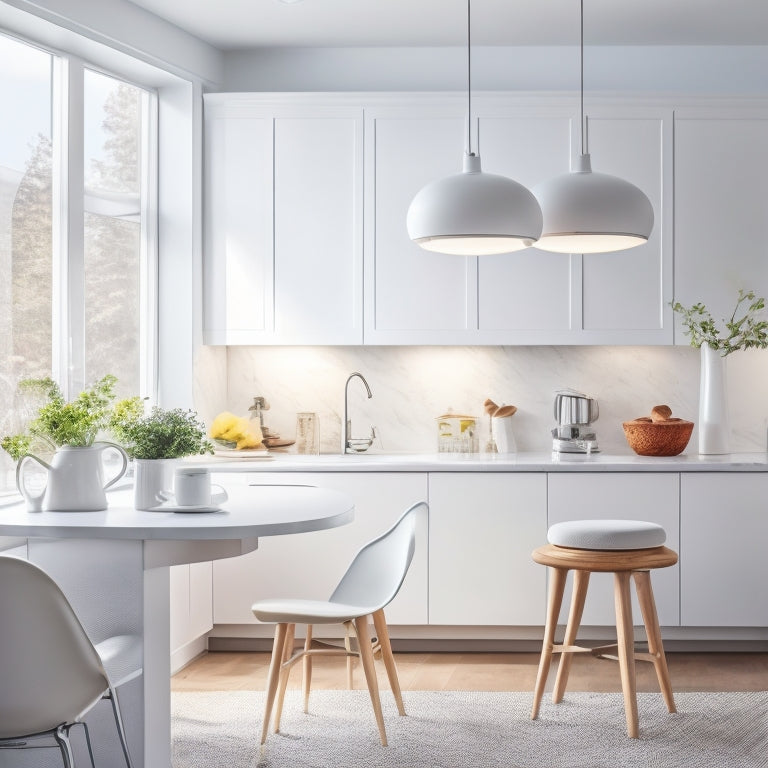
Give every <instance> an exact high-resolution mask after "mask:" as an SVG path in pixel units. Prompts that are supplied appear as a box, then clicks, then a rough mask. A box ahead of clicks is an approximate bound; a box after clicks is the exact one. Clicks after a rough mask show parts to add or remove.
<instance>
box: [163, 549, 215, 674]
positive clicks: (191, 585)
mask: <svg viewBox="0 0 768 768" xmlns="http://www.w3.org/2000/svg"><path fill="white" fill-rule="evenodd" d="M170 590H171V600H170V606H171V615H170V637H171V666H172V669H173V670H174V671H175V670H177V669H179V668H180V667H182V666H184V664H186V663H187V662H188V661H190V660H191V659H192V658H194V657H195V656H196V655H197V654H198V653H200V652H201V651H202V650H204V644H203V641H202V640H201V638H202V637H203V636H204V635H205V634H206V633H207V632H208V631H210V630H211V629H212V628H213V574H212V565H211V563H210V562H203V563H192V564H191V565H175V566H173V567H172V568H171V569H170Z"/></svg>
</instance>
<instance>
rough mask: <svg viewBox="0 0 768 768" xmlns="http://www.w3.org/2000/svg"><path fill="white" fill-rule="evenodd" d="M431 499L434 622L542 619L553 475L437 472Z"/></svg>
mask: <svg viewBox="0 0 768 768" xmlns="http://www.w3.org/2000/svg"><path fill="white" fill-rule="evenodd" d="M429 504H430V518H429V623H430V624H437V625H439V624H446V625H462V624H463V625H466V624H474V625H487V626H488V625H499V624H501V625H513V626H514V625H536V624H541V623H542V622H543V620H544V611H545V605H546V602H545V598H546V591H545V579H546V576H545V570H544V568H542V567H541V566H539V565H536V564H535V563H534V562H533V560H531V552H532V550H533V549H534V548H535V547H537V546H539V545H540V544H541V543H542V542H543V541H544V540H545V537H546V532H547V531H546V520H547V476H546V475H545V474H544V473H518V472H478V473H473V472H462V473H455V474H454V473H436V472H435V473H431V474H430V475H429Z"/></svg>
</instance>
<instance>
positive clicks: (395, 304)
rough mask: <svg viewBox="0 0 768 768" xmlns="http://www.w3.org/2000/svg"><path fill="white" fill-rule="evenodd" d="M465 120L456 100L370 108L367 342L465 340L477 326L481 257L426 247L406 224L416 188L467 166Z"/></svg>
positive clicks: (421, 342) (368, 119) (367, 128)
mask: <svg viewBox="0 0 768 768" xmlns="http://www.w3.org/2000/svg"><path fill="white" fill-rule="evenodd" d="M464 124H465V114H464V111H463V108H462V107H461V106H458V105H457V106H451V105H450V104H444V105H437V106H430V107H422V108H419V107H418V106H417V105H414V106H413V107H412V108H405V107H400V108H397V107H389V108H386V107H379V108H373V109H371V110H367V111H366V142H367V144H366V245H365V249H366V256H365V264H366V267H365V343H366V344H461V343H466V342H467V341H468V340H470V339H472V338H473V337H474V335H475V333H476V327H477V318H476V310H477V301H476V297H475V288H476V261H477V260H476V258H473V257H470V258H467V257H464V256H448V255H445V254H442V253H432V252H431V251H425V250H424V249H423V248H421V247H419V246H418V245H416V243H414V242H412V241H411V240H410V238H409V237H408V230H407V229H406V217H407V213H408V207H409V206H410V204H411V201H412V200H413V198H414V196H415V195H416V193H417V192H418V191H419V190H420V189H421V188H422V187H423V186H424V185H426V184H427V183H429V182H431V181H436V180H437V179H441V178H443V177H444V176H448V175H450V174H453V173H459V172H461V164H462V158H463V148H464Z"/></svg>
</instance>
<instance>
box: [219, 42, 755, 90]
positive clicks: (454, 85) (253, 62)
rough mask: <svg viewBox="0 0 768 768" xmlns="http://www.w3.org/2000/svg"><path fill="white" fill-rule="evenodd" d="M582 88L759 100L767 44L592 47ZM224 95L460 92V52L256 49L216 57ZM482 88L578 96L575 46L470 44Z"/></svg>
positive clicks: (462, 72)
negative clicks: (747, 96) (739, 96)
mask: <svg viewBox="0 0 768 768" xmlns="http://www.w3.org/2000/svg"><path fill="white" fill-rule="evenodd" d="M584 67H585V72H584V77H585V89H586V91H587V92H589V91H618V92H629V91H652V92H656V93H674V92H686V93H692V94H702V93H706V94H710V93H714V94H753V93H754V94H757V93H762V94H765V93H766V92H768V79H766V77H765V72H766V71H768V46H738V47H737V46H625V47H617V46H593V47H587V49H586V50H585V61H584ZM223 77H224V79H223V86H222V88H221V90H223V91H389V90H395V91H396V90H407V91H429V90H463V89H465V88H466V50H465V49H463V48H458V47H457V48H418V47H412V48H263V49H258V50H249V51H228V52H225V53H224V76H223ZM472 84H473V88H474V89H476V90H478V91H480V90H515V91H516V90H522V91H540V90H543V91H553V90H554V91H562V90H578V87H579V49H578V48H577V47H574V46H563V47H541V46H539V47H533V46H531V47H525V48H501V47H496V48H491V47H488V48H481V47H477V48H473V51H472Z"/></svg>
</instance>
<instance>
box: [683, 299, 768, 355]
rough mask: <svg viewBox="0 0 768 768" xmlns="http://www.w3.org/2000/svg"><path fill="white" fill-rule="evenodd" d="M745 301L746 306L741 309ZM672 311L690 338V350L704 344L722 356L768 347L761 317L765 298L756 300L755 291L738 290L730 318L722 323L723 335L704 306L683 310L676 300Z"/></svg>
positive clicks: (765, 324)
mask: <svg viewBox="0 0 768 768" xmlns="http://www.w3.org/2000/svg"><path fill="white" fill-rule="evenodd" d="M745 302H748V304H747V306H746V308H745V309H743V308H742V307H743V305H744V304H745ZM672 309H673V310H674V311H675V312H678V313H679V314H681V315H682V317H683V327H684V329H685V335H686V336H690V338H691V346H693V347H701V345H702V344H706V345H707V346H709V347H710V348H712V349H715V350H718V351H719V352H720V354H721V355H722V357H725V356H726V355H730V354H731V352H736V350H738V349H751V348H754V347H757V348H759V349H765V348H766V347H768V319H766V318H765V317H764V316H762V317H761V316H760V313H761V312H762V310H764V309H765V299H764V298H756V297H755V293H754V291H744V290H739V297H738V299H737V301H736V306H735V308H734V310H733V314H732V315H731V319H730V320H727V321H723V322H724V323H725V332H723V333H721V331H720V329H719V328H718V327H717V325H716V324H715V321H714V319H713V318H712V315H711V314H710V313H709V311H708V310H707V308H706V307H705V306H704V304H701V303H698V304H694V305H693V306H692V307H689V308H686V307H684V306H683V305H682V304H681V303H680V302H679V301H677V302H673V303H672Z"/></svg>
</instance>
